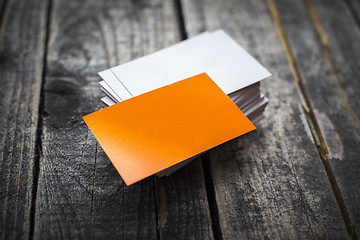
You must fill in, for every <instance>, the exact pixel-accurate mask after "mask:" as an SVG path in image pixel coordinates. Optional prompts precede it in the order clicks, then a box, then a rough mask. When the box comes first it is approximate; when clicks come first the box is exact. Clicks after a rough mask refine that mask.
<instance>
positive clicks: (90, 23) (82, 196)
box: [35, 0, 211, 239]
mask: <svg viewBox="0 0 360 240" xmlns="http://www.w3.org/2000/svg"><path fill="white" fill-rule="evenodd" d="M52 9H53V10H52V12H53V14H52V18H51V21H52V22H51V28H50V30H51V32H50V44H49V49H48V58H47V64H48V69H47V73H46V84H45V92H44V95H45V110H44V112H45V114H44V116H43V117H44V128H43V135H42V142H43V157H42V158H41V162H40V177H39V187H38V189H39V190H38V196H37V208H36V222H35V238H36V239H48V238H51V239H53V238H107V239H118V238H124V239H143V238H148V239H157V238H163V237H164V236H184V238H195V237H194V236H199V235H198V233H196V232H195V233H194V232H192V230H193V229H200V231H201V233H202V236H206V237H204V238H210V237H211V229H209V228H210V227H209V226H210V223H209V215H208V214H207V211H208V208H207V201H206V191H205V186H204V184H203V180H202V177H203V176H202V172H201V169H200V170H199V167H201V165H199V162H195V163H194V164H193V165H191V166H190V167H188V168H184V169H182V170H181V171H180V173H179V174H182V175H183V176H184V177H188V179H186V178H184V177H182V178H181V177H179V176H176V175H174V176H172V177H168V178H161V179H157V178H148V179H145V180H143V181H141V182H139V183H136V184H134V185H132V186H130V187H126V186H125V185H124V183H123V181H122V180H121V177H120V176H119V175H118V173H117V172H116V170H115V168H114V167H113V166H112V164H111V163H110V161H109V160H108V158H107V157H106V155H105V153H104V152H103V150H102V149H101V147H99V146H98V144H97V143H96V140H95V138H94V137H93V135H92V134H91V132H90V131H89V130H88V128H87V127H86V125H85V123H84V122H83V121H82V119H81V117H82V116H84V115H86V114H88V113H90V112H93V111H95V110H97V109H99V108H100V107H101V106H102V105H101V103H100V96H101V93H100V90H99V87H98V85H97V82H98V80H99V77H98V76H97V74H96V72H98V71H99V70H103V69H105V68H107V67H110V66H114V65H117V64H119V63H123V62H126V61H129V60H131V59H134V58H137V57H140V56H142V55H145V54H148V53H151V52H154V51H155V50H158V49H161V48H163V47H165V46H168V45H170V44H173V43H175V42H177V41H179V39H180V36H179V34H178V22H177V15H176V12H175V9H174V5H173V2H172V1H165V0H164V1H162V0H152V1H106V2H99V1H92V0H89V1H85V2H84V1H70V0H69V1H60V0H59V1H54V4H53V7H52ZM189 179H192V180H193V182H189ZM174 184H175V187H174ZM186 184H189V185H190V186H187V187H190V188H185V187H184V186H185V185H186ZM189 189H195V190H197V191H190V190H189ZM174 196H183V197H182V198H181V199H179V198H176V197H174ZM156 202H157V203H158V204H156ZM165 204H166V205H165ZM171 206H174V207H176V208H177V210H178V211H173V210H172V211H168V209H173V208H172V207H171ZM190 209H192V210H194V212H193V213H192V214H193V215H191V212H190ZM158 216H159V219H158ZM173 216H177V217H178V218H177V219H176V221H174V220H173ZM180 226H181V227H182V228H181V227H180ZM208 236H209V237H208Z"/></svg>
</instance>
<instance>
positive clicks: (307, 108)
mask: <svg viewBox="0 0 360 240" xmlns="http://www.w3.org/2000/svg"><path fill="white" fill-rule="evenodd" d="M266 1H267V5H268V7H269V10H270V13H271V16H272V18H273V20H274V23H275V26H276V29H277V31H278V34H279V37H280V40H281V43H282V45H283V47H284V50H285V53H286V56H287V58H288V61H289V63H290V66H291V70H292V72H293V75H294V78H295V81H296V85H297V86H298V88H299V90H300V91H298V93H299V94H301V95H300V96H298V97H299V101H300V104H301V108H302V110H303V111H304V112H305V115H306V116H307V117H308V119H309V121H308V122H309V123H311V125H312V126H310V129H313V130H314V131H315V133H312V134H313V137H314V140H315V142H318V144H317V149H318V152H319V155H320V157H321V160H322V163H323V166H324V169H325V171H326V174H327V177H328V180H329V182H330V186H331V189H332V190H333V193H334V196H335V199H336V202H337V204H338V206H339V209H340V212H341V216H342V218H343V221H344V224H345V226H346V231H347V233H348V235H349V237H350V238H351V239H356V233H355V229H354V226H353V224H352V223H351V219H350V216H349V213H348V211H347V208H346V205H345V202H344V200H343V197H342V195H341V191H340V189H339V186H338V184H337V181H336V178H335V176H334V173H333V171H332V169H331V166H330V164H329V162H328V161H327V154H328V150H327V146H326V143H325V141H324V137H323V135H322V132H321V130H320V127H319V124H318V122H317V119H316V117H315V115H314V113H313V111H312V108H311V105H310V101H309V99H308V97H307V94H306V91H305V88H304V85H303V83H302V79H301V76H300V73H299V70H298V67H297V64H296V61H295V58H294V57H293V54H292V51H291V47H290V44H289V42H288V40H287V37H286V35H285V32H284V29H283V27H282V23H281V20H280V16H279V13H278V10H277V7H276V4H275V2H274V1H273V0H266ZM305 1H306V5H307V7H308V6H310V9H311V13H310V15H311V14H312V15H313V16H316V15H314V14H316V12H315V9H314V8H313V6H312V3H311V0H305ZM310 4H311V5H310ZM308 11H309V12H310V10H309V8H308ZM312 20H313V18H312ZM316 26H318V28H319V27H320V28H319V29H322V28H321V25H320V23H319V21H317V23H316ZM316 26H315V27H316ZM317 30H318V29H317ZM321 33H322V34H319V36H320V38H321V42H322V43H323V44H324V43H327V39H326V36H325V34H324V33H323V31H322V30H321ZM326 46H327V45H326ZM326 49H329V48H328V47H327V48H326ZM327 51H329V50H327ZM329 55H331V54H330V53H325V58H328V56H329ZM326 62H327V63H328V64H329V63H331V62H330V60H326ZM329 68H330V69H331V68H332V69H331V71H332V73H333V70H334V68H333V66H332V65H331V67H330V66H329ZM334 73H335V72H334ZM335 74H336V73H335ZM336 81H338V78H337V77H336ZM338 87H340V89H341V90H340V91H341V93H340V94H341V96H342V97H343V100H344V102H346V103H345V105H346V104H347V106H348V107H349V105H348V102H347V99H346V98H344V97H345V96H344V93H343V91H342V88H341V86H340V85H338ZM301 100H304V101H301ZM304 104H306V105H304ZM347 110H348V113H349V115H350V114H351V112H349V109H347ZM351 120H352V122H353V124H354V123H355V121H354V119H353V117H352V115H351ZM355 124H356V123H355ZM355 126H356V125H354V127H355ZM356 130H357V131H358V128H356ZM314 135H315V136H316V138H315V136H314Z"/></svg>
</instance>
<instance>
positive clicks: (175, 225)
mask: <svg viewBox="0 0 360 240" xmlns="http://www.w3.org/2000/svg"><path fill="white" fill-rule="evenodd" d="M0 6H1V11H0V84H1V85H0V86H1V88H0V101H1V107H0V239H289V238H291V239H310V238H315V239H318V238H322V239H347V238H348V239H356V238H357V237H358V236H359V234H360V129H359V128H360V81H359V79H360V77H359V76H360V1H359V0H332V1H329V0H247V1H241V0H226V1H217V0H137V1H135V0H108V1H97V0H33V1H28V0H0ZM218 28H223V29H224V30H225V31H226V32H227V33H229V34H230V35H231V36H232V37H233V38H235V39H236V40H237V41H238V42H239V43H240V44H241V45H242V46H243V47H244V48H245V49H247V50H248V51H249V52H250V53H251V54H252V55H253V56H255V57H256V59H258V60H259V61H260V62H261V63H262V64H263V65H264V66H265V67H266V68H268V69H269V70H270V71H271V72H272V74H273V77H272V78H271V79H270V80H266V81H264V82H263V85H262V91H263V92H264V93H265V94H266V96H267V97H268V98H269V100H270V104H269V106H268V107H267V109H266V119H265V120H263V121H262V122H261V124H260V125H259V126H258V129H257V130H256V131H255V132H252V133H251V134H247V135H245V136H243V137H240V138H238V139H235V140H232V141H230V142H228V143H225V144H223V145H221V146H219V147H217V148H215V149H213V150H211V151H209V153H208V154H206V155H204V156H202V157H201V158H199V159H197V160H196V161H193V162H192V163H191V164H189V165H187V166H186V167H184V168H183V169H181V170H179V171H178V172H176V173H175V174H173V175H171V176H170V177H163V178H158V177H149V178H147V179H145V180H143V181H141V182H139V183H136V184H134V185H132V186H130V187H126V186H125V184H124V182H123V181H122V179H121V177H120V176H119V174H118V173H117V172H116V170H115V168H114V167H113V166H112V164H111V163H110V161H109V159H108V158H107V157H106V155H105V153H104V151H103V150H102V149H101V147H100V146H99V144H98V143H97V141H96V140H95V138H94V137H93V135H92V134H91V132H90V131H89V129H88V128H87V126H86V125H85V123H84V122H83V120H82V119H81V117H82V116H84V115H86V114H88V113H90V112H93V111H95V110H97V109H99V108H101V107H103V105H102V104H101V102H100V98H101V97H102V96H103V94H102V93H101V91H100V89H99V86H98V81H99V77H98V75H97V72H98V71H100V70H103V69H106V68H108V67H111V66H115V65H117V64H120V63H124V62H127V61H129V60H131V59H134V58H137V57H140V56H143V55H145V54H149V53H152V52H154V51H156V50H159V49H162V48H164V47H166V46H169V45H172V44H174V43H176V42H179V41H181V40H183V39H186V38H189V37H192V36H195V35H197V34H198V33H201V32H203V31H205V30H216V29H218ZM139 71H141V69H139ZM239 77H241V76H239Z"/></svg>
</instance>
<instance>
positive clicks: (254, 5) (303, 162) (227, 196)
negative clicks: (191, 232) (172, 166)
mask: <svg viewBox="0 0 360 240" xmlns="http://www.w3.org/2000/svg"><path fill="white" fill-rule="evenodd" d="M182 3H183V8H184V16H185V26H186V29H187V31H188V34H189V36H194V35H195V34H197V33H199V32H201V31H204V30H206V29H207V30H214V29H217V28H223V29H224V30H225V31H226V32H228V33H229V34H230V35H231V36H232V37H234V38H235V39H236V40H237V41H238V42H239V43H240V44H241V45H242V46H243V47H245V49H247V50H249V52H250V53H251V54H252V55H254V56H255V57H256V58H257V59H258V60H260V62H262V63H263V64H264V65H265V67H267V68H268V69H269V70H270V72H272V73H273V77H272V78H271V79H270V80H266V81H264V82H263V88H262V90H263V91H264V92H265V94H266V96H267V97H268V98H269V100H270V104H269V107H268V108H267V110H266V119H265V120H263V122H262V123H261V125H260V126H258V130H257V131H255V132H254V133H251V134H248V135H246V136H244V137H241V138H239V139H236V140H233V141H231V142H230V143H227V144H223V145H222V146H220V147H218V148H216V149H214V150H212V151H211V152H210V169H211V173H212V177H213V182H214V186H215V195H216V200H217V207H218V213H219V217H220V227H221V232H222V236H223V238H224V239H239V238H244V239H253V238H258V239H265V238H270V239H279V238H280V239H287V238H294V239H299V238H302V239H303V238H305V239H308V238H327V239H328V238H329V239H331V238H346V236H347V235H346V234H347V233H346V230H345V226H344V223H343V220H342V217H341V215H340V211H339V208H338V206H337V204H336V201H335V198H334V195H333V193H332V190H331V187H330V184H329V182H328V179H327V176H326V173H325V171H324V168H323V165H322V162H321V158H320V157H319V154H318V151H317V149H316V145H315V143H314V141H313V136H312V134H311V131H310V127H309V123H308V120H307V118H306V115H305V114H304V113H303V112H302V110H301V107H300V104H299V100H298V97H297V92H298V91H297V88H296V84H295V80H294V76H293V74H292V71H291V68H290V66H289V63H288V60H287V57H286V54H285V52H284V49H283V46H282V44H281V41H280V39H279V36H278V34H277V30H276V27H275V25H274V22H273V19H272V17H271V15H270V13H269V9H268V6H267V4H266V2H265V1H262V0H257V1H236V0H233V1H226V2H221V3H220V2H217V1H201V0H199V1H188V0H184V1H182ZM299 96H301V95H299Z"/></svg>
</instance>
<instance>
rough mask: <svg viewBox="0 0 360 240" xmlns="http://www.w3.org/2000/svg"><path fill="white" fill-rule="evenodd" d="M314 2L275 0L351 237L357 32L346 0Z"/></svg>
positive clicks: (355, 212)
mask: <svg viewBox="0 0 360 240" xmlns="http://www.w3.org/2000/svg"><path fill="white" fill-rule="evenodd" d="M314 3H316V5H314ZM314 3H313V2H312V1H307V2H306V3H305V2H299V1H282V0H276V6H277V8H278V10H279V13H280V19H281V23H282V25H283V28H284V32H285V34H286V37H287V39H288V42H289V45H290V46H291V50H292V54H293V56H294V58H295V59H296V65H297V69H298V71H299V73H300V77H301V81H302V83H303V85H304V89H305V91H306V93H307V96H308V99H309V104H310V106H311V108H312V110H313V112H314V116H315V118H316V119H317V122H318V125H319V128H320V131H321V134H322V136H323V139H324V144H325V147H326V149H327V153H325V154H324V156H323V158H324V160H325V164H328V163H330V166H331V169H332V172H333V174H334V177H335V181H336V182H335V183H333V184H336V185H338V186H335V187H338V188H339V190H340V192H339V193H336V194H338V195H339V196H337V197H338V198H339V199H338V201H340V205H342V206H341V208H342V211H343V215H344V218H345V221H346V223H347V225H348V232H349V234H350V235H351V236H352V237H355V236H356V232H355V231H356V230H357V232H359V229H360V176H359V174H358V173H359V169H360V161H359V155H360V137H359V132H357V129H356V128H357V126H356V125H357V124H358V122H359V121H358V119H359V113H360V100H359V98H358V96H359V95H360V83H359V81H358V80H357V78H358V75H359V74H360V64H359V62H360V32H359V31H357V26H356V23H355V22H354V21H353V19H352V15H351V13H350V12H349V11H348V9H347V6H346V5H345V4H344V2H341V1H339V2H334V3H332V4H326V2H325V1H323V2H321V1H314ZM320 19H321V20H322V21H324V23H322V22H320V21H319V20H320ZM330 19H331V20H330ZM323 26H324V27H323ZM325 26H326V27H325ZM348 107H349V109H348ZM352 118H353V120H352ZM354 125H355V126H354ZM349 216H350V217H349Z"/></svg>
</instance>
